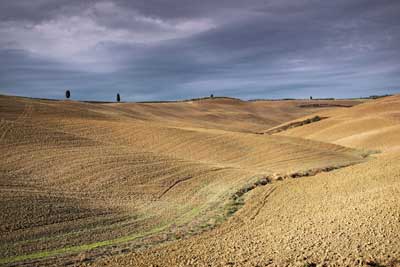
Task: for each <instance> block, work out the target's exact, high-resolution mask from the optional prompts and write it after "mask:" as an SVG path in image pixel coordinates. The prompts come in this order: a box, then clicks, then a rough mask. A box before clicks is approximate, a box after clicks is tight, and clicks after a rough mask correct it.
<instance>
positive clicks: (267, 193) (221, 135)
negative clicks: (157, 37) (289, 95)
mask: <svg viewBox="0 0 400 267" xmlns="http://www.w3.org/2000/svg"><path fill="white" fill-rule="evenodd" d="M399 114H400V98H399V96H392V97H386V98H382V99H378V100H368V102H366V103H363V101H362V100H288V101H254V102H248V101H241V100H238V99H230V98H215V99H201V100H194V101H186V102H176V103H84V102H76V101H48V100H38V99H28V98H20V97H10V96H0V118H1V121H0V150H1V151H0V152H1V156H0V157H1V164H0V196H1V197H0V201H1V205H0V211H1V214H2V216H1V219H0V239H1V241H2V242H1V244H0V264H7V265H17V266H20V265H23V264H25V265H38V266H43V265H61V264H76V265H83V264H90V265H91V264H93V265H110V264H111V265H112V264H115V265H116V266H121V265H129V264H131V265H133V266H140V265H143V266H150V265H151V264H158V265H160V266H176V265H179V264H180V265H184V266H185V265H196V264H197V265H198V266H207V265H211V266H220V265H221V266H224V265H226V264H228V265H231V264H230V262H233V263H235V264H239V265H240V264H241V265H246V264H249V265H256V264H264V263H266V262H268V261H269V260H271V262H272V263H274V264H277V265H278V266H280V265H281V264H285V263H294V262H297V261H299V262H303V263H305V262H307V261H312V262H318V263H320V262H321V261H322V258H323V257H326V258H327V259H330V260H332V261H333V262H340V261H341V259H342V258H343V263H349V262H350V261H352V260H353V259H354V260H356V259H358V258H360V259H362V260H363V261H367V260H368V259H367V258H368V255H372V256H371V257H373V258H374V259H371V260H375V261H377V262H378V260H379V262H383V263H386V262H389V260H392V259H400V257H399V253H400V251H399V250H398V247H399V246H400V244H399V243H398V240H400V239H399V234H398V233H399V232H400V221H399V220H400V210H399V207H400V202H399V198H398V196H399V194H398V193H400V192H399V188H400V186H399V181H400V180H399V179H400V177H399V174H400V169H399V168H398V167H397V166H400V164H398V163H399V161H400V138H399V133H400V128H399V125H400V124H399V122H400V116H399ZM317 115H318V116H319V117H321V118H323V120H311V119H310V118H313V117H315V116H317ZM307 119H308V120H309V121H307ZM304 121H307V123H304ZM299 122H301V123H299ZM271 129H279V130H278V131H270V132H268V131H269V130H271ZM260 133H269V134H260ZM378 153H379V154H378ZM305 176H310V177H305ZM291 177H293V178H295V177H297V178H299V177H301V179H300V178H299V179H290V178H291ZM263 179H264V180H263ZM260 181H264V182H260ZM238 192H243V193H240V197H237V198H236V197H233V196H235V194H236V195H238ZM331 221H332V222H331ZM383 221H384V222H385V224H384V225H385V226H382V227H381V226H380V225H381V224H380V223H379V222H383ZM368 229H370V230H371V229H374V230H373V231H372V232H368ZM375 230H376V231H375ZM397 230H398V231H397ZM335 233H337V234H338V235H336V234H335ZM355 233H359V234H358V235H356V236H352V234H355ZM373 237H374V238H376V240H377V241H374V239H373ZM341 238H343V239H341ZM361 240H366V243H368V244H369V243H371V244H372V245H368V246H364V244H362V245H361V246H360V249H359V251H358V252H357V253H355V252H354V253H353V254H351V255H350V254H349V255H342V254H343V252H344V251H347V250H350V251H352V249H353V248H356V247H357V245H360V244H359V243H360V242H361ZM385 240H391V241H392V242H391V243H388V244H387V245H385V244H386V243H385ZM359 241H360V242H359ZM382 242H383V243H382ZM346 244H348V246H349V247H346ZM283 246H287V247H288V249H285V248H284V247H283ZM321 249H323V250H324V251H325V252H323V251H322V250H321ZM300 251H303V253H302V252H300ZM261 253H263V254H262V256H260V255H259V254H261ZM305 254H307V255H308V254H310V255H309V256H307V257H308V258H307V259H302V260H301V259H297V256H298V255H305ZM338 254H340V255H341V257H342V258H341V257H339V256H337V255H338ZM386 254H390V255H391V257H389V258H390V259H388V258H385V261H384V260H383V259H380V257H381V258H383V257H385V256H386ZM257 255H259V257H257ZM335 255H336V256H335ZM375 258H376V259H375ZM378 258H379V259H378ZM244 260H246V261H245V262H243V261H244ZM191 261H193V262H191ZM246 262H247V263H246ZM350 263H354V262H350Z"/></svg>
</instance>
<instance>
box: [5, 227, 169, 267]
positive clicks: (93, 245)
mask: <svg viewBox="0 0 400 267" xmlns="http://www.w3.org/2000/svg"><path fill="white" fill-rule="evenodd" d="M169 226H170V224H167V225H162V226H159V227H156V228H153V229H151V230H150V231H147V232H144V233H140V234H135V235H131V236H124V237H120V238H116V239H110V240H105V241H100V242H95V243H91V244H84V245H78V246H71V247H66V248H60V249H55V250H48V251H40V252H35V253H32V254H26V255H19V256H13V257H7V258H2V259H0V264H7V263H13V262H19V261H26V260H35V259H40V258H47V257H53V256H57V255H60V254H66V253H77V252H82V251H88V250H91V249H95V248H99V247H104V246H110V245H116V244H121V243H125V242H129V241H132V240H134V239H137V238H141V237H145V236H148V235H151V234H155V233H158V232H161V231H163V230H165V229H166V228H168V227H169Z"/></svg>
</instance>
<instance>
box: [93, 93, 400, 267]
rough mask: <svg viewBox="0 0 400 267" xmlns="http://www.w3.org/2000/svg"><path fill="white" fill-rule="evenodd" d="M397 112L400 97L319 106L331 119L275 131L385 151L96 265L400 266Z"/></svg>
mask: <svg viewBox="0 0 400 267" xmlns="http://www.w3.org/2000/svg"><path fill="white" fill-rule="evenodd" d="M399 112H400V97H399V96H393V97H387V98H383V99H379V100H376V101H371V102H369V103H365V104H362V105H359V106H356V107H352V108H346V109H335V110H330V111H323V112H319V113H317V114H318V115H319V116H326V117H329V118H328V119H324V120H322V121H316V122H313V123H309V124H307V125H302V126H299V127H295V128H292V129H289V130H287V131H282V132H279V133H278V134H277V135H276V137H278V136H281V135H288V136H295V137H296V138H303V137H306V138H309V139H316V140H320V141H325V142H332V143H336V144H342V145H347V146H351V147H357V148H360V149H361V150H368V149H380V150H381V151H382V153H380V154H377V155H374V156H373V157H372V158H370V159H369V160H368V161H366V162H363V163H360V164H357V165H354V166H350V167H347V168H343V169H339V170H335V171H332V172H329V173H321V174H317V175H315V176H312V177H303V178H300V179H287V180H283V181H281V182H272V183H271V184H268V185H266V186H262V187H257V188H255V189H254V190H252V191H251V192H250V193H248V194H246V203H245V205H244V207H243V208H241V209H240V210H239V211H238V212H237V213H236V214H235V215H234V216H233V217H231V218H230V219H229V220H228V221H227V222H225V223H223V224H222V225H221V226H220V227H217V228H215V229H213V230H211V231H209V232H206V233H203V234H199V235H197V236H195V237H191V238H188V239H186V240H182V241H175V242H172V243H168V244H164V245H162V246H156V247H153V248H151V249H146V250H143V251H136V252H132V253H128V254H127V255H119V256H115V257H108V258H106V259H104V260H99V261H97V262H95V264H94V265H95V266H129V265H134V266H148V265H150V264H153V265H155V266H236V265H237V266H316V265H320V266H399V264H400V250H399V247H400V243H399V240H400V223H399V222H400V194H399V193H400V151H399V149H398V146H399V144H400V135H399V134H398V133H399V131H398V125H399V120H398V119H399V117H398V114H399ZM306 118H308V117H304V118H300V119H297V120H296V121H301V120H304V119H306ZM262 136H264V137H265V138H266V139H268V138H270V137H271V136H268V135H262ZM273 136H274V135H273ZM289 157H292V156H289Z"/></svg>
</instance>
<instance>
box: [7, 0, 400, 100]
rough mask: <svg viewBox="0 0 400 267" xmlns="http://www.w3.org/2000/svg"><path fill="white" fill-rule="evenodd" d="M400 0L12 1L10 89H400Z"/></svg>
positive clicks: (125, 95) (276, 93)
mask: <svg viewBox="0 0 400 267" xmlns="http://www.w3.org/2000/svg"><path fill="white" fill-rule="evenodd" d="M399 14H400V1H399V0H379V1H378V0H351V1H350V0H335V1H326V0H320V1H318V0H296V1H293V0H246V1H243V0H201V1H195V0H134V1H129V0H108V1H95V0H88V1H81V0H34V1H32V0H14V1H8V0H0V93H1V94H9V95H22V96H30V97H40V98H63V97H64V94H65V90H67V89H69V90H70V91H71V96H72V98H73V99H78V100H100V101H112V100H114V99H115V96H116V94H117V93H120V94H121V98H122V100H125V101H152V100H175V99H188V98H195V97H203V96H208V95H210V94H214V95H215V96H230V97H238V98H242V99H260V98H308V97H309V96H313V97H314V98H317V97H336V98H346V97H360V96H369V95H377V94H393V93H400V15H399Z"/></svg>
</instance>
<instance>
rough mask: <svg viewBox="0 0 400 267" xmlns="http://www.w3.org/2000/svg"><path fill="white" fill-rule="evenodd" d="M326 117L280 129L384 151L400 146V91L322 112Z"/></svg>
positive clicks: (294, 133)
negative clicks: (299, 125)
mask: <svg viewBox="0 0 400 267" xmlns="http://www.w3.org/2000/svg"><path fill="white" fill-rule="evenodd" d="M318 115H319V116H321V117H328V118H327V119H326V120H323V121H319V122H315V123H311V124H309V125H304V126H302V127H297V128H292V129H289V130H287V131H284V132H281V133H279V135H285V136H297V137H305V138H307V139H313V140H319V141H324V142H330V143H335V144H339V145H343V146H348V147H355V148H365V149H375V150H381V151H387V150H398V149H400V147H399V144H400V140H399V139H400V135H399V133H400V95H395V96H390V97H384V98H381V99H378V100H375V101H372V102H368V103H364V104H362V105H359V106H355V107H352V108H349V109H335V110H329V111H328V110H327V111H321V112H318Z"/></svg>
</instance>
